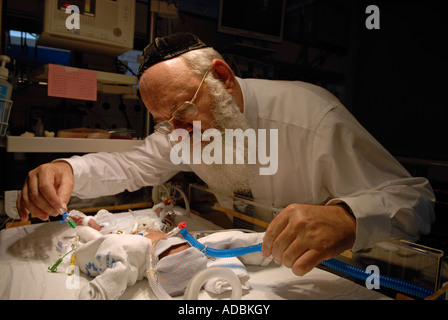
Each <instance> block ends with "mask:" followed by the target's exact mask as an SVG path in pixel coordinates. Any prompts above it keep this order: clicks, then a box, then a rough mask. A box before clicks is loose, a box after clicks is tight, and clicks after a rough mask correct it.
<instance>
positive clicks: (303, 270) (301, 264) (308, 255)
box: [291, 249, 325, 276]
mask: <svg viewBox="0 0 448 320" xmlns="http://www.w3.org/2000/svg"><path fill="white" fill-rule="evenodd" d="M323 260H325V257H324V256H322V254H321V253H320V252H318V251H316V250H313V249H311V250H307V251H305V252H304V253H303V254H302V255H301V256H300V257H299V258H298V259H297V260H296V261H295V262H294V264H293V266H292V268H291V269H292V272H293V273H294V274H295V275H297V276H303V275H305V274H307V273H308V272H310V271H311V270H312V269H313V268H314V267H315V266H317V265H318V264H319V263H320V262H321V261H323Z"/></svg>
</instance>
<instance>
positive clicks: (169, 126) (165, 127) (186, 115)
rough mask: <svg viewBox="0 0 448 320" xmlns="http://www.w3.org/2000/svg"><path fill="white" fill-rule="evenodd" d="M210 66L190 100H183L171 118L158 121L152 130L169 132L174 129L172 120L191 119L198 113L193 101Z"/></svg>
mask: <svg viewBox="0 0 448 320" xmlns="http://www.w3.org/2000/svg"><path fill="white" fill-rule="evenodd" d="M210 69H211V68H208V69H207V71H206V72H205V74H204V76H203V77H202V80H201V83H200V84H199V87H198V89H197V90H196V93H195V94H194V96H193V98H192V99H191V100H190V101H185V102H184V103H182V104H181V105H180V106H179V107H178V108H177V109H176V110H175V111H174V112H173V114H172V115H171V119H169V120H165V121H162V122H159V123H158V124H156V125H155V126H154V130H155V131H157V132H160V133H163V134H170V133H171V132H173V130H174V125H173V123H172V121H173V120H174V119H175V120H178V121H182V122H184V121H188V120H191V119H193V118H194V117H195V116H196V115H197V114H198V111H199V109H198V106H197V105H196V104H195V103H194V101H195V100H196V96H197V95H198V93H199V90H201V87H202V84H203V83H204V80H205V78H206V77H207V74H208V73H209V71H210Z"/></svg>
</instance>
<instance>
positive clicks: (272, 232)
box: [261, 211, 288, 258]
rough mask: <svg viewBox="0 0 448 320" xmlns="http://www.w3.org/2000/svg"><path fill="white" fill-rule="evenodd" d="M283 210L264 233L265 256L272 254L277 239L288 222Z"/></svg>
mask: <svg viewBox="0 0 448 320" xmlns="http://www.w3.org/2000/svg"><path fill="white" fill-rule="evenodd" d="M282 212H283V211H282ZM282 212H280V213H279V214H278V216H276V217H275V218H274V219H273V220H272V221H271V223H270V224H269V226H268V228H267V229H266V232H265V234H264V237H263V245H262V247H261V253H262V255H263V256H264V257H265V258H267V257H269V256H270V255H271V254H272V246H273V244H274V241H275V239H276V238H277V236H278V235H279V234H280V233H281V232H282V230H283V229H284V228H285V227H286V225H287V224H288V220H287V218H286V215H285V214H282Z"/></svg>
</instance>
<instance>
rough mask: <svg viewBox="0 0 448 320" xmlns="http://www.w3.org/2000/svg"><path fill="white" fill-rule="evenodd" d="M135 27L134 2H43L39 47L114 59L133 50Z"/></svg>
mask: <svg viewBox="0 0 448 320" xmlns="http://www.w3.org/2000/svg"><path fill="white" fill-rule="evenodd" d="M69 6H76V8H77V9H79V14H78V13H76V12H75V11H69V12H68V13H67V12H66V8H67V7H69ZM72 8H73V7H72ZM76 14H78V16H76ZM78 17H79V20H75V19H77V18H78ZM67 21H68V24H66V22H67ZM74 22H79V25H78V26H79V28H76V24H75V23H74ZM134 24H135V0H45V13H44V25H43V31H42V34H41V36H40V38H39V42H38V44H39V45H43V46H50V47H58V48H63V49H69V50H75V51H81V52H94V53H98V54H106V55H113V56H117V55H120V54H122V53H124V52H126V51H128V50H131V49H132V48H133V45H134ZM67 26H68V27H67Z"/></svg>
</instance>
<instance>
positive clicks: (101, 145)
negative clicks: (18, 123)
mask: <svg viewBox="0 0 448 320" xmlns="http://www.w3.org/2000/svg"><path fill="white" fill-rule="evenodd" d="M143 142H144V140H129V139H86V138H45V137H18V136H7V138H6V151H7V152H40V153H90V152H100V151H104V152H121V151H126V150H129V149H130V148H131V147H133V146H138V145H141V144H142V143H143Z"/></svg>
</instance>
